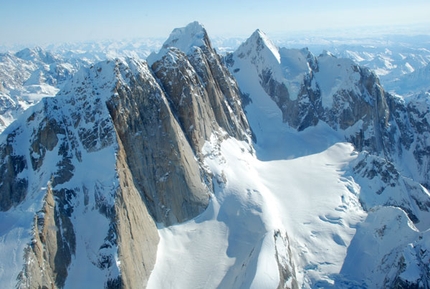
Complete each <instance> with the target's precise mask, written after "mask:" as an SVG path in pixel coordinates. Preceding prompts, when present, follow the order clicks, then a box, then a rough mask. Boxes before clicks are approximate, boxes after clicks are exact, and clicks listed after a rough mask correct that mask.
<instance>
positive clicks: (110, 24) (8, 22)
mask: <svg viewBox="0 0 430 289" xmlns="http://www.w3.org/2000/svg"><path fill="white" fill-rule="evenodd" d="M0 7H1V8H0V43H1V44H22V43H35V44H46V43H54V42H67V41H86V40H100V39H125V38H134V37H138V38H140V37H161V38H167V37H168V35H169V33H170V32H171V31H172V29H173V28H175V27H182V26H185V25H186V24H188V23H189V22H192V21H194V20H197V21H199V22H201V23H202V24H203V25H204V26H205V27H206V29H207V30H208V32H209V34H210V36H225V37H235V36H239V37H247V36H249V35H250V34H251V33H252V32H253V31H254V30H255V29H257V28H259V29H261V30H263V31H265V32H266V33H267V34H269V35H270V34H273V33H289V32H299V31H315V30H322V29H332V30H336V29H348V28H351V27H369V26H376V27H377V26H392V25H409V24H423V23H428V24H429V27H430V17H429V16H428V15H430V1H429V0H409V1H404V0H402V1H399V0H391V1H387V0H379V1H378V0H361V1H339V0H336V1H334V0H325V1H321V0H307V1H288V0H287V1H285V0H284V1H279V0H266V1H262V0H261V1H253V0H248V1H242V0H236V1H232V0H230V1H227V0H218V1H197V0H182V1H171V0H153V1H137V0H122V1H119V0H118V1H114V0H105V1H101V0H85V1H84V0H68V1H64V0H37V1H36V0H0ZM429 34H430V28H429Z"/></svg>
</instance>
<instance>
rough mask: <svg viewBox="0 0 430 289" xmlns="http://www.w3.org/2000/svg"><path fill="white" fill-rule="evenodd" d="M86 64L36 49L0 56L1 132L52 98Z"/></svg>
mask: <svg viewBox="0 0 430 289" xmlns="http://www.w3.org/2000/svg"><path fill="white" fill-rule="evenodd" d="M86 65H88V63H87V62H85V61H82V60H78V59H72V58H69V59H67V60H66V59H64V58H62V57H60V56H58V55H54V54H52V53H50V52H47V51H45V50H43V49H41V48H39V47H35V48H33V49H29V48H26V49H23V50H20V51H18V52H16V53H3V54H0V81H1V82H0V132H1V131H3V130H4V129H5V128H6V127H7V126H8V125H9V124H10V123H12V122H13V121H14V120H15V119H16V118H18V116H19V115H21V114H22V112H23V111H24V110H26V109H27V108H28V107H30V106H32V105H34V104H36V103H37V102H39V101H40V100H41V99H42V98H43V97H49V96H55V95H56V94H57V92H58V91H59V89H60V88H61V87H62V86H63V85H64V83H65V82H66V81H67V80H69V79H70V78H71V77H72V75H73V74H74V73H75V72H76V71H77V70H78V69H79V68H80V67H82V66H86Z"/></svg>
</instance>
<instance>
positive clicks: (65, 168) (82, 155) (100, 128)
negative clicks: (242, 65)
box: [0, 23, 249, 288]
mask: <svg viewBox="0 0 430 289" xmlns="http://www.w3.org/2000/svg"><path fill="white" fill-rule="evenodd" d="M193 25H194V26H195V27H194V29H197V30H198V31H200V32H201V33H200V34H198V35H193V37H194V39H195V40H196V41H200V40H201V41H202V45H200V46H195V47H194V46H193V48H192V50H191V51H192V53H188V54H187V52H189V51H185V52H184V51H181V50H180V49H181V47H179V48H178V47H174V46H169V45H167V44H166V47H165V48H164V49H167V50H168V52H167V53H165V52H164V51H162V52H160V55H161V54H163V56H161V57H160V59H159V60H157V61H156V62H155V63H153V64H152V68H150V67H149V66H148V65H147V63H146V62H144V61H139V60H133V59H127V60H114V61H104V62H100V63H97V64H95V65H93V66H91V67H89V68H83V69H81V70H80V71H79V72H77V73H76V74H75V75H74V76H73V78H72V79H71V80H70V81H68V82H67V83H66V84H65V85H64V87H63V89H62V90H61V91H60V92H59V93H58V95H57V96H56V97H55V98H45V99H43V100H42V101H41V102H40V103H38V104H37V105H35V106H33V107H31V108H30V109H29V110H27V111H26V112H25V113H24V114H23V115H22V116H21V118H20V119H19V120H18V121H17V122H15V123H13V124H12V125H11V126H9V127H8V128H7V129H6V131H5V132H4V133H3V134H2V137H1V140H0V163H1V165H0V174H1V179H2V183H1V184H0V209H1V211H2V212H4V214H8V215H9V214H11V215H13V214H14V213H13V212H15V211H17V210H18V211H24V212H25V214H24V216H23V217H22V218H21V221H22V222H21V223H22V227H23V228H26V226H27V227H28V228H30V229H28V230H29V231H31V232H32V233H31V235H30V236H28V237H27V238H28V244H26V245H24V247H23V250H22V252H21V258H22V260H23V263H22V267H21V268H19V265H17V268H16V272H17V274H16V275H18V279H17V280H18V281H13V280H15V278H16V275H15V276H3V277H5V278H7V279H8V280H10V282H9V283H10V284H11V286H15V285H16V282H18V283H17V285H16V286H17V287H18V288H44V287H47V288H62V287H64V286H72V287H73V286H79V284H93V285H94V286H96V287H98V288H100V287H104V288H136V287H142V286H145V285H146V282H147V280H148V278H149V275H150V273H151V270H152V268H153V266H154V264H155V258H156V253H157V244H158V240H159V237H158V233H157V229H156V225H155V224H157V223H158V224H162V225H163V226H169V225H173V224H176V223H181V222H184V221H186V220H189V219H191V218H194V217H195V216H197V215H199V214H200V213H202V212H203V211H204V210H205V208H206V207H207V205H208V202H209V196H210V194H211V192H212V185H211V177H210V176H208V175H207V172H206V171H205V170H204V169H203V168H202V164H201V161H200V159H201V157H202V156H201V155H200V150H201V148H202V146H203V144H204V142H205V141H206V140H209V139H210V138H211V137H212V136H215V137H217V138H220V139H223V138H226V137H229V136H232V137H237V138H240V139H243V140H246V141H248V140H249V135H248V134H249V126H248V123H247V120H246V117H245V115H244V112H243V111H242V108H241V102H240V91H239V89H238V87H237V84H236V82H235V80H234V79H233V78H232V77H231V75H230V73H229V72H228V70H227V69H226V68H225V67H224V66H223V65H222V63H221V59H220V57H219V56H218V55H217V54H216V52H215V51H214V50H213V49H212V47H211V45H210V42H209V39H208V37H207V34H206V31H205V30H204V28H203V27H202V26H201V25H199V24H197V23H194V24H193ZM185 32H186V33H185V34H183V35H181V34H179V35H178V34H175V31H174V33H172V35H176V36H175V37H176V38H178V37H179V38H178V39H181V38H183V37H187V35H189V33H188V32H189V31H185ZM168 41H170V40H168ZM179 42H181V41H179ZM166 43H167V42H166ZM172 45H173V44H172ZM168 46H169V47H168ZM167 47H168V48H167ZM29 208H32V209H29ZM34 211H36V213H34ZM11 232H12V231H9V232H8V231H6V232H2V233H3V234H6V235H8V234H12V233H11ZM17 264H19V262H17ZM79 267H85V268H89V269H88V270H87V272H85V273H83V272H81V271H80V270H79ZM78 276H79V278H78ZM14 282H15V285H13V283H14ZM86 282H90V283H86ZM9 283H7V284H9Z"/></svg>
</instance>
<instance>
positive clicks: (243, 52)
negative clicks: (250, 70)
mask: <svg viewBox="0 0 430 289" xmlns="http://www.w3.org/2000/svg"><path fill="white" fill-rule="evenodd" d="M235 54H237V55H238V57H239V58H249V59H252V62H253V63H257V62H258V61H265V62H274V63H278V64H279V63H280V62H281V56H280V54H279V49H278V47H276V45H275V44H274V43H273V42H272V41H271V40H270V39H269V37H267V35H266V34H265V33H264V32H263V31H261V30H260V29H257V30H256V31H254V33H252V35H251V36H250V37H249V38H248V39H247V40H246V41H245V42H244V43H242V44H241V45H240V46H239V48H238V49H237V50H236V52H235Z"/></svg>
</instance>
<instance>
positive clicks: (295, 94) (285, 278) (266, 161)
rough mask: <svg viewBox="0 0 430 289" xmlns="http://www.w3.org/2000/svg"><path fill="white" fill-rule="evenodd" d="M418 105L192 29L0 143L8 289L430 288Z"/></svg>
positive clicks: (425, 120) (0, 232) (95, 69)
mask: <svg viewBox="0 0 430 289" xmlns="http://www.w3.org/2000/svg"><path fill="white" fill-rule="evenodd" d="M428 99H429V98H428V95H426V94H423V95H422V96H421V97H414V98H411V99H409V100H408V101H407V102H404V101H403V100H402V99H400V98H397V97H395V96H392V95H391V94H389V93H387V92H385V90H384V89H383V87H382V86H381V84H380V82H379V79H378V77H377V75H376V74H375V73H374V72H372V71H370V70H369V69H367V68H364V67H362V66H359V65H357V64H356V63H354V62H353V61H352V60H350V59H345V58H337V57H335V56H333V55H332V54H330V53H329V52H323V53H322V54H321V55H319V56H314V55H313V54H312V53H311V52H310V51H309V50H308V49H286V48H278V47H277V46H276V45H274V44H273V43H272V42H271V41H270V39H269V38H268V37H267V36H266V35H265V34H264V33H263V32H262V31H260V30H257V31H256V32H255V33H253V34H252V35H251V37H250V38H249V39H248V40H246V41H245V42H244V43H243V44H241V45H240V47H238V48H237V50H236V51H235V52H234V53H232V54H228V55H227V56H226V57H221V56H219V55H218V54H217V53H216V52H215V50H214V49H213V47H212V44H211V41H210V39H209V36H208V35H207V33H206V30H205V29H204V28H203V26H202V25H201V24H199V23H197V22H194V23H191V24H189V25H188V26H186V27H184V28H177V29H175V30H173V32H172V34H171V35H170V37H169V38H168V39H167V40H166V41H165V42H164V44H163V45H162V46H161V49H160V50H159V51H158V52H157V53H152V54H151V55H150V56H149V57H148V61H147V62H146V61H142V60H140V59H137V58H121V59H117V60H106V61H102V62H99V63H95V64H94V65H91V66H89V67H83V68H82V69H81V70H79V71H78V72H77V73H74V74H73V76H72V77H71V79H70V80H68V81H66V82H65V84H64V85H63V86H62V88H61V90H60V91H59V93H58V94H57V96H56V97H53V98H44V99H43V100H42V101H40V102H39V103H38V104H36V105H34V106H33V107H30V108H29V109H28V110H26V111H25V112H24V113H23V114H22V115H21V116H20V117H19V118H18V120H17V121H15V122H14V123H12V124H11V125H10V126H8V127H7V128H6V130H5V131H4V132H3V133H2V134H1V135H0V164H1V165H0V176H1V180H2V181H1V183H0V220H1V223H0V254H1V256H2V259H1V261H0V280H1V283H2V286H3V287H6V288H13V287H17V288H38V287H41V288H43V287H44V286H45V287H48V288H51V287H54V288H76V287H83V286H86V287H91V288H142V287H148V288H381V287H383V288H395V287H400V288H415V287H422V288H427V287H429V285H430V284H428V283H429V281H428V280H429V278H428V272H429V271H430V268H429V255H428V253H427V252H428V250H429V248H430V242H429V240H430V239H429V228H430V212H429V209H430V194H429V192H428V188H429V187H430V180H429V178H428V175H429V169H430V165H429V164H430V161H429V160H430V154H429V151H430V144H429V143H428V139H429V133H430V125H429V124H430V116H429V111H430V109H429V107H430V103H429V101H428Z"/></svg>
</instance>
